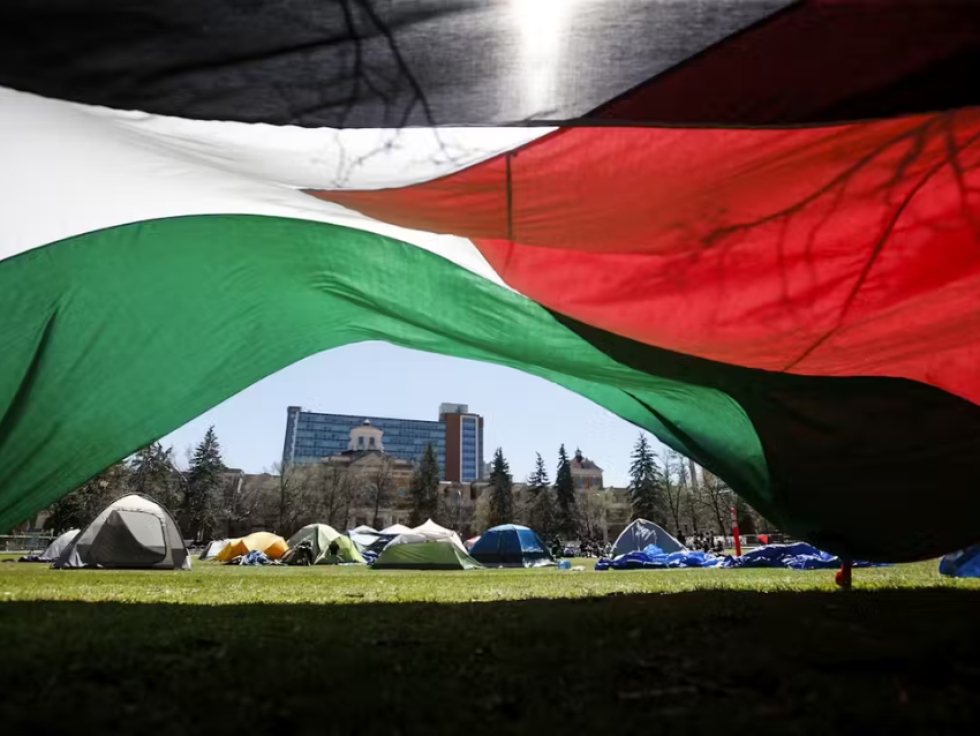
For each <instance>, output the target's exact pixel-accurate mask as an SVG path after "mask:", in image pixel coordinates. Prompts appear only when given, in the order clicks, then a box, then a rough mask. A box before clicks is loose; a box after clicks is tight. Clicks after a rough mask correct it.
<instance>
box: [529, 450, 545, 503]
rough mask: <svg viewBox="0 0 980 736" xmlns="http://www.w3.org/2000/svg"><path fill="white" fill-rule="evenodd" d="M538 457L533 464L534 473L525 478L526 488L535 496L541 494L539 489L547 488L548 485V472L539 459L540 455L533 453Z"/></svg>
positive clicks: (542, 461)
mask: <svg viewBox="0 0 980 736" xmlns="http://www.w3.org/2000/svg"><path fill="white" fill-rule="evenodd" d="M534 454H535V455H537V456H538V459H537V460H536V461H535V463H534V472H533V473H531V475H529V476H528V478H527V486H528V488H529V489H530V490H531V492H533V493H534V494H535V495H537V494H538V493H540V492H541V489H543V488H547V487H548V485H549V484H550V483H549V480H548V471H547V470H546V469H545V467H544V460H542V459H541V453H540V452H536V453H534Z"/></svg>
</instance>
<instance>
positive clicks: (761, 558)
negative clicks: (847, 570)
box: [721, 542, 883, 570]
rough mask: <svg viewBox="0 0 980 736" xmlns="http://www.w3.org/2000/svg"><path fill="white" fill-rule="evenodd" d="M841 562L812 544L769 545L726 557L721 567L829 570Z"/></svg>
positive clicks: (871, 565) (867, 563)
mask: <svg viewBox="0 0 980 736" xmlns="http://www.w3.org/2000/svg"><path fill="white" fill-rule="evenodd" d="M881 564H883V563H872V562H855V563H854V567H878V566H880V565H881ZM840 565H841V560H840V558H839V557H835V556H834V555H832V554H829V553H827V552H822V551H820V550H819V549H817V548H816V547H814V546H813V545H812V544H807V543H806V542H797V543H795V544H770V545H767V546H765V547H759V548H757V549H754V550H752V551H750V552H746V553H745V554H744V555H742V556H741V557H732V556H730V555H729V556H728V557H726V558H725V559H724V561H723V562H722V563H721V566H722V567H785V568H789V569H791V570H831V569H834V568H837V567H840Z"/></svg>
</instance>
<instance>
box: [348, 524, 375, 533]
mask: <svg viewBox="0 0 980 736" xmlns="http://www.w3.org/2000/svg"><path fill="white" fill-rule="evenodd" d="M349 531H352V532H357V533H358V534H377V533H378V530H377V529H375V528H374V527H373V526H368V525H367V524H361V525H360V526H356V527H354V528H353V529H350V530H349Z"/></svg>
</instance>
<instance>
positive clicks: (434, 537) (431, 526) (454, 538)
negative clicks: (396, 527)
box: [392, 519, 466, 552]
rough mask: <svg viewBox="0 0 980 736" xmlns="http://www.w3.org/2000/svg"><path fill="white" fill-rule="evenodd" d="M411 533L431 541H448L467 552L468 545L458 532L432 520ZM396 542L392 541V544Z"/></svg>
mask: <svg viewBox="0 0 980 736" xmlns="http://www.w3.org/2000/svg"><path fill="white" fill-rule="evenodd" d="M410 533H411V534H417V535H421V536H422V537H424V538H425V539H427V540H429V541H439V540H443V539H448V540H449V541H450V542H452V543H453V544H455V545H456V546H457V547H459V548H460V549H461V550H462V551H463V552H466V545H464V544H463V540H461V539H460V538H459V535H458V534H457V533H456V532H454V531H453V530H452V529H446V527H444V526H439V525H438V524H436V523H435V522H434V521H433V520H432V519H428V520H426V522H425V523H424V524H419V525H418V526H417V527H415V528H414V529H411V530H410ZM395 541H396V540H392V544H393V543H394V542H395Z"/></svg>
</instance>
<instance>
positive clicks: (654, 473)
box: [629, 432, 664, 524]
mask: <svg viewBox="0 0 980 736" xmlns="http://www.w3.org/2000/svg"><path fill="white" fill-rule="evenodd" d="M631 459H632V461H633V462H632V463H631V464H630V487H629V488H630V505H631V506H632V507H633V518H634V519H649V520H650V521H654V522H657V523H658V524H662V523H664V519H663V518H662V516H663V514H662V513H661V512H662V509H663V504H662V500H663V499H662V498H661V492H662V490H663V478H662V477H661V474H660V468H659V467H658V466H657V459H656V457H655V456H654V454H653V450H651V449H650V443H648V442H647V438H646V435H644V434H643V433H642V432H641V433H640V436H639V438H638V439H637V440H636V444H635V445H634V446H633V454H632V456H631Z"/></svg>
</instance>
